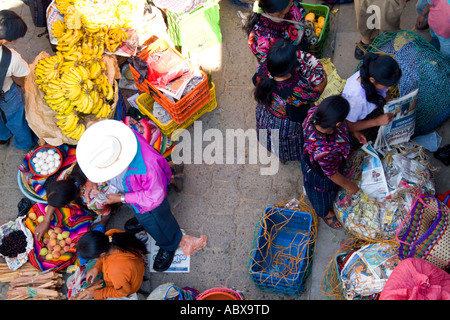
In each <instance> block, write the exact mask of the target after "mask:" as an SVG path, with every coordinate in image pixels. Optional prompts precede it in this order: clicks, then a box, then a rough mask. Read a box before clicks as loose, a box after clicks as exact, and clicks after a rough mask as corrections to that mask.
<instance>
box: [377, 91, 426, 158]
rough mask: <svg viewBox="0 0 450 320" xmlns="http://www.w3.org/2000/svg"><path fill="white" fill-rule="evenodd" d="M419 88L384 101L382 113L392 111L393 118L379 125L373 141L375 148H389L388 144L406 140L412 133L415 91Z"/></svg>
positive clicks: (414, 116)
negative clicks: (383, 124)
mask: <svg viewBox="0 0 450 320" xmlns="http://www.w3.org/2000/svg"><path fill="white" fill-rule="evenodd" d="M418 91H419V89H415V90H414V91H412V92H410V93H408V94H407V95H404V96H402V97H400V98H397V99H394V100H391V101H389V102H388V103H386V105H385V106H384V113H393V114H394V119H393V120H392V121H391V123H389V124H388V125H386V126H381V127H380V129H379V131H378V137H377V139H376V141H375V145H374V146H375V149H377V150H382V149H385V148H386V149H388V150H389V149H390V147H389V146H392V145H396V144H399V143H403V142H407V141H409V139H410V138H411V136H412V135H413V134H414V128H415V123H416V106H417V93H418Z"/></svg>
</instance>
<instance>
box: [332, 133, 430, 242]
mask: <svg viewBox="0 0 450 320" xmlns="http://www.w3.org/2000/svg"><path fill="white" fill-rule="evenodd" d="M365 157H367V154H366V153H365V152H364V151H362V150H359V151H356V152H355V153H354V154H353V155H351V157H349V159H348V161H347V163H346V168H345V170H344V174H345V175H346V176H347V177H348V178H350V179H352V180H353V181H355V182H357V183H358V184H359V185H360V187H361V181H362V179H363V174H364V173H363V171H364V168H363V162H364V158H365ZM380 161H381V163H382V166H383V171H382V172H383V173H384V177H385V180H386V183H387V188H388V191H387V196H386V197H384V198H383V197H379V198H375V197H371V196H370V195H369V194H368V193H367V192H365V191H364V190H360V191H359V192H358V193H356V194H354V195H351V196H350V195H348V194H347V192H346V191H345V189H340V190H339V191H338V194H337V197H336V200H335V202H334V204H333V206H334V211H335V212H336V216H337V218H338V219H339V221H341V222H342V224H343V225H344V227H345V228H346V229H347V230H349V232H351V233H353V234H356V235H357V236H362V237H367V238H369V239H379V238H380V237H381V238H383V239H393V238H394V237H395V235H396V232H397V230H398V228H399V226H400V225H401V224H402V221H403V220H404V219H405V217H406V216H407V214H408V212H409V210H410V209H411V206H412V204H413V201H414V196H415V194H423V193H425V194H433V193H434V189H435V188H434V182H433V179H432V168H431V166H430V165H429V162H428V158H427V156H426V155H425V153H424V150H423V148H422V147H421V146H420V145H418V144H416V143H414V142H411V141H410V142H407V143H403V144H399V145H396V146H395V147H394V148H393V149H392V150H390V151H388V152H386V154H385V156H384V157H383V158H382V159H380ZM407 161H408V162H407ZM406 163H409V166H407V165H406ZM411 163H412V165H411ZM377 173H378V171H377V172H376V173H375V175H377ZM368 176H369V178H367V177H366V179H372V174H370V175H368ZM383 185H384V183H383ZM383 188H385V187H383ZM361 189H363V187H361ZM366 190H367V189H366ZM405 230H406V225H402V226H401V230H400V234H401V235H402V234H403V233H404V231H405Z"/></svg>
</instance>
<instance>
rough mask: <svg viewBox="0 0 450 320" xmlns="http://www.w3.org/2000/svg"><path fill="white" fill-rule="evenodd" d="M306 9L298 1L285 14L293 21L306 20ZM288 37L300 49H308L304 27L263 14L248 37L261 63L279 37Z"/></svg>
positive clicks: (251, 47) (252, 49)
mask: <svg viewBox="0 0 450 320" xmlns="http://www.w3.org/2000/svg"><path fill="white" fill-rule="evenodd" d="M305 15H306V13H305V9H304V8H303V6H302V5H301V4H300V3H299V2H298V1H297V0H294V4H293V6H292V7H291V10H289V12H288V13H287V14H286V15H285V17H284V19H286V20H293V21H304V18H305ZM281 38H283V39H287V40H290V41H292V43H293V44H294V45H296V46H299V48H300V49H302V50H304V51H306V50H307V49H308V44H307V39H306V37H303V27H301V26H298V25H294V24H292V23H289V22H284V21H283V22H274V21H272V20H270V19H268V18H266V17H264V16H262V15H260V16H259V21H258V22H257V23H256V24H255V26H254V27H253V30H252V31H251V32H250V35H249V38H248V44H249V46H250V50H251V51H252V52H253V54H254V55H255V56H256V58H257V60H258V61H259V63H261V62H264V60H265V59H266V55H267V52H268V51H269V48H270V47H271V46H272V44H273V43H275V42H276V41H277V40H278V39H281Z"/></svg>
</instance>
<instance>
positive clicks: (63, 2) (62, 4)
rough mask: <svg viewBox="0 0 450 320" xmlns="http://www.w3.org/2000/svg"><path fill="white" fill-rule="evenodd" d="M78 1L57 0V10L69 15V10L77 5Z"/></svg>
mask: <svg viewBox="0 0 450 320" xmlns="http://www.w3.org/2000/svg"><path fill="white" fill-rule="evenodd" d="M77 2H78V0H55V4H56V8H57V9H58V10H59V12H61V14H63V15H64V14H66V13H67V8H68V7H70V6H73V5H75V4H76V3H77Z"/></svg>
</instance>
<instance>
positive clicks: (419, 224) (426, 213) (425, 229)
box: [396, 195, 450, 269]
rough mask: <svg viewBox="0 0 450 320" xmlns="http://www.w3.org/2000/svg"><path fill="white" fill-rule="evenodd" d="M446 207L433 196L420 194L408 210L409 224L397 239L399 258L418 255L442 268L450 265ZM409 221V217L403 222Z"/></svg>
mask: <svg viewBox="0 0 450 320" xmlns="http://www.w3.org/2000/svg"><path fill="white" fill-rule="evenodd" d="M449 211H450V210H449V209H448V207H447V206H445V205H444V204H443V203H442V202H441V201H440V200H439V199H438V198H436V197H435V196H427V195H424V196H420V197H418V198H417V199H416V201H415V203H414V204H413V205H412V207H411V211H410V212H409V226H408V228H407V230H406V232H405V233H404V234H403V236H402V238H401V239H398V233H399V230H400V229H401V226H400V227H399V230H398V231H397V236H396V239H397V241H399V242H400V244H401V245H400V248H399V256H400V258H401V259H406V258H421V259H425V260H427V261H428V262H430V263H432V264H434V265H435V266H437V267H439V268H441V269H444V268H446V267H447V266H448V265H449V264H450V228H449V219H448V216H449ZM406 220H408V217H407V218H406V219H405V221H406Z"/></svg>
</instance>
